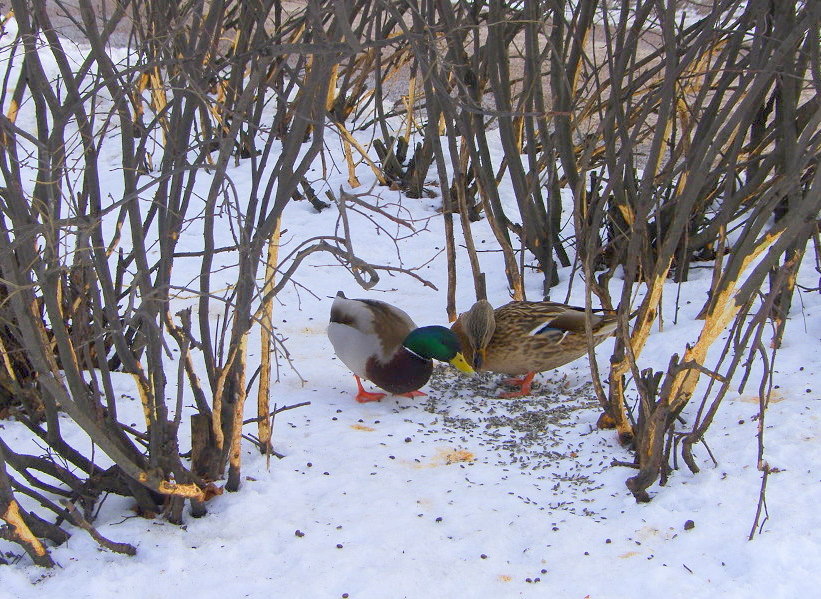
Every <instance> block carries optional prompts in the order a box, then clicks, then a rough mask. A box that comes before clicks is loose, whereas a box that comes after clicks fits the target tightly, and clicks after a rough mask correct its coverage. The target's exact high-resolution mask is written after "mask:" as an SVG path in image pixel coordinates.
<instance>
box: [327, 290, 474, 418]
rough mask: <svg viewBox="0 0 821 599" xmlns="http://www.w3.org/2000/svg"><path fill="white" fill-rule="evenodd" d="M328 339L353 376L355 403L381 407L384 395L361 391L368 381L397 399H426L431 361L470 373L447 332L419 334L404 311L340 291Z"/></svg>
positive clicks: (423, 330)
mask: <svg viewBox="0 0 821 599" xmlns="http://www.w3.org/2000/svg"><path fill="white" fill-rule="evenodd" d="M328 338H329V339H330V340H331V345H333V346H334V351H335V352H336V355H337V356H338V357H339V359H340V360H342V363H343V364H345V366H347V367H348V368H350V369H351V371H352V372H353V373H354V378H355V379H356V385H357V387H358V393H357V394H356V401H358V402H360V403H363V402H366V401H379V400H380V399H382V398H383V397H385V394H384V393H371V392H368V391H365V389H364V388H363V387H362V381H361V379H367V380H369V381H371V382H372V383H373V384H375V385H376V386H377V387H380V388H382V389H384V390H385V391H388V392H389V393H394V394H396V395H407V396H409V397H413V396H416V395H424V393H422V392H420V391H417V389H419V387H421V386H422V385H424V384H425V383H427V382H428V379H429V378H430V374H431V372H432V371H433V359H434V358H435V359H437V360H440V361H442V362H450V363H451V364H453V365H454V366H455V367H456V368H458V369H459V370H461V371H463V372H468V373H472V372H473V369H472V368H471V367H470V366H469V365H468V363H467V362H466V361H465V358H464V357H463V356H462V354H461V353H460V352H459V340H458V339H457V338H456V336H455V335H454V334H453V333H452V332H451V331H450V329H447V328H445V327H440V326H427V327H421V328H417V327H416V325H415V324H414V322H413V320H411V317H410V316H408V315H407V314H406V313H405V312H404V311H403V310H400V309H399V308H396V307H395V306H391V305H390V304H386V303H385V302H380V301H378V300H371V299H348V298H346V297H345V295H344V294H343V293H342V292H341V291H340V292H339V293H337V295H336V298H335V299H334V303H333V305H332V306H331V322H330V323H329V324H328Z"/></svg>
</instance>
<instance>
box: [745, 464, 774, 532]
mask: <svg viewBox="0 0 821 599" xmlns="http://www.w3.org/2000/svg"><path fill="white" fill-rule="evenodd" d="M762 470H763V475H762V476H761V489H760V490H759V492H758V506H757V507H756V509H755V519H754V520H753V526H752V528H750V535H749V536H748V537H747V540H749V541H752V540H753V537H754V536H755V529H756V528H758V532H759V534H761V529H762V528H764V523H765V522H766V521H767V520H769V519H770V512H769V511H768V510H767V493H766V492H767V478H769V476H770V465H769V464H764V468H763V469H762ZM762 511H763V512H764V519H763V520H761V524H760V525H759V522H758V521H759V519H760V518H761V512H762Z"/></svg>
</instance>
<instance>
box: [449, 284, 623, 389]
mask: <svg viewBox="0 0 821 599" xmlns="http://www.w3.org/2000/svg"><path fill="white" fill-rule="evenodd" d="M585 319H586V316H585V313H584V310H583V309H581V308H574V307H573V306H566V305H564V304H556V303H554V302H510V303H509V304H505V305H504V306H501V307H500V308H496V309H495V310H494V309H493V306H492V305H491V304H490V302H488V301H487V300H479V301H478V302H476V303H475V304H473V306H472V307H471V308H470V310H468V311H467V312H464V313H463V314H460V315H459V318H457V319H456V322H454V323H453V325H452V326H451V329H452V330H453V332H454V333H455V334H456V336H457V337H458V338H459V342H460V344H461V347H462V351H463V352H464V355H465V358H466V359H467V361H468V362H469V363H470V364H471V365H472V366H473V368H474V369H475V370H489V371H491V372H501V373H504V374H509V375H514V376H519V375H525V376H524V377H522V378H518V379H509V380H507V381H506V382H508V383H509V384H513V385H519V386H520V390H519V391H516V392H514V393H505V394H503V395H501V397H521V396H523V395H528V394H529V393H530V386H531V383H532V382H533V377H534V376H536V373H537V372H542V371H544V370H551V369H553V368H557V367H559V366H561V365H563V364H567V363H568V362H572V361H573V360H575V359H576V358H580V357H581V356H583V355H584V354H586V353H587V337H586V334H585V328H584V323H585ZM590 327H591V329H592V331H593V344H594V345H598V344H599V343H601V342H602V341H604V340H605V339H606V338H607V337H609V336H610V335H612V334H613V332H614V331H615V330H616V317H615V316H609V315H607V316H600V315H593V317H592V321H591V323H590Z"/></svg>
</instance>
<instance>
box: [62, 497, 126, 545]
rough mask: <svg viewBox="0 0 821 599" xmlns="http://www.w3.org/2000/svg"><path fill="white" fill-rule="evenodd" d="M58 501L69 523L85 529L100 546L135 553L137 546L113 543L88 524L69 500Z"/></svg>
mask: <svg viewBox="0 0 821 599" xmlns="http://www.w3.org/2000/svg"><path fill="white" fill-rule="evenodd" d="M60 503H61V504H63V506H64V507H65V508H66V510H67V511H68V518H69V520H71V523H72V524H74V526H76V527H78V528H82V529H83V530H85V531H87V532H88V534H90V535H91V538H92V539H94V540H95V541H97V543H98V544H100V545H101V546H102V547H105V548H106V549H109V550H111V551H114V552H115V553H124V554H126V555H137V548H136V547H134V545H131V544H130V543H115V542H114V541H109V540H108V539H106V538H105V537H104V536H103V535H101V534H100V533H99V532H98V531H97V529H96V528H94V527H93V526H92V525H91V524H89V522H88V520H86V519H85V518H83V515H82V514H81V513H80V512H79V511H77V508H76V507H74V504H73V503H72V502H70V501H66V500H65V499H62V500H60Z"/></svg>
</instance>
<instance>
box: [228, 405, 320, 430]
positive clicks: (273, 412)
mask: <svg viewBox="0 0 821 599" xmlns="http://www.w3.org/2000/svg"><path fill="white" fill-rule="evenodd" d="M309 405H311V402H310V401H302V402H299V403H295V404H291V405H290V406H282V407H281V408H275V409H273V410H272V411H271V413H270V414H267V415H266V416H258V417H256V418H249V419H248V420H243V421H242V424H243V425H245V424H254V423H256V422H259V421H260V420H262V419H263V418H269V417H270V416H274V415H275V414H279V413H280V412H286V411H288V410H294V409H296V408H303V407H305V406H309Z"/></svg>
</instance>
